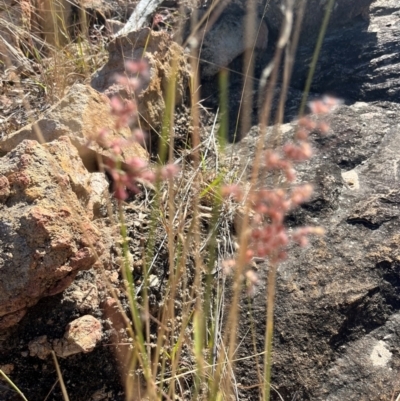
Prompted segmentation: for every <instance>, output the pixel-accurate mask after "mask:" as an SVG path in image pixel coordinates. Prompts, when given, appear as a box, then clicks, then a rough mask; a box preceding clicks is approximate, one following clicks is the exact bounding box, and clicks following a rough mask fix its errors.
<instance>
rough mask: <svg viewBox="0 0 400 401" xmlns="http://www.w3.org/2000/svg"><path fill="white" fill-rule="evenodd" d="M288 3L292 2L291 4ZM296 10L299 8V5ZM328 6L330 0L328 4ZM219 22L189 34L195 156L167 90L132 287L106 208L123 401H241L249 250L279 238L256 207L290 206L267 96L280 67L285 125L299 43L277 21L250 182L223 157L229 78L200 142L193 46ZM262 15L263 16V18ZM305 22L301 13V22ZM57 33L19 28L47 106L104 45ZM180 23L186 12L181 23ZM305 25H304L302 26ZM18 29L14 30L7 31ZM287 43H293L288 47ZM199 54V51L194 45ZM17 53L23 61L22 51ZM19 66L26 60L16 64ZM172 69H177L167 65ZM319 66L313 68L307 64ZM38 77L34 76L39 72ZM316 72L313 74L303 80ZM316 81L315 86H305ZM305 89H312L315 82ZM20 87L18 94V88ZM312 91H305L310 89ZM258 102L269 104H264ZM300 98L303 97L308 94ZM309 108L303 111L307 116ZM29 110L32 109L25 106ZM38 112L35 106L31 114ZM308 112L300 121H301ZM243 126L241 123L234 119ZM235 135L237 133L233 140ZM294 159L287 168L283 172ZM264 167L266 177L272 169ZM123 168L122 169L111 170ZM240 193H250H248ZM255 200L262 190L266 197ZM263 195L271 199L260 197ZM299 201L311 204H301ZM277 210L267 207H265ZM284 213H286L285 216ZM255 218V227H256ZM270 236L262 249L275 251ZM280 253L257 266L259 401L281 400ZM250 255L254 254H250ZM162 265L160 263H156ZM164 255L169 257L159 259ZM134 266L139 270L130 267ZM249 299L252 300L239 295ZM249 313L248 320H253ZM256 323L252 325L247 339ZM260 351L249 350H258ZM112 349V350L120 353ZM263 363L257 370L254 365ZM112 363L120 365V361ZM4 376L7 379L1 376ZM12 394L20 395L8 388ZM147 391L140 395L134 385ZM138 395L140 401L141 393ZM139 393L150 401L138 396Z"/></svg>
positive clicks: (124, 242) (59, 25)
mask: <svg viewBox="0 0 400 401" xmlns="http://www.w3.org/2000/svg"><path fill="white" fill-rule="evenodd" d="M250 4H252V2H249V7H248V9H247V12H248V23H247V27H248V28H247V30H248V31H247V32H246V37H247V40H248V41H249V43H255V40H256V38H255V36H256V33H257V32H256V31H253V28H252V26H251V23H250V22H251V20H252V15H253V16H254V15H255V10H254V9H252V8H251V6H250ZM289 4H290V2H289ZM302 4H303V7H304V4H305V2H304V1H303V3H302ZM332 4H333V1H330V5H332ZM213 9H215V10H217V12H222V10H223V8H221V7H220V5H219V3H218V2H217V1H215V2H213V5H212V6H211V7H210V9H209V12H208V13H206V14H205V15H204V16H203V17H202V20H201V22H200V23H197V22H196V21H195V20H193V25H192V26H193V29H192V33H191V35H190V36H189V39H188V40H187V43H189V44H190V48H191V58H190V60H191V67H192V71H193V78H192V82H191V85H190V89H191V90H190V100H191V102H190V103H191V116H190V119H191V132H190V135H191V137H190V141H189V142H190V149H179V148H177V147H175V139H176V138H175V137H174V119H175V80H174V79H172V80H170V82H169V85H170V86H169V88H168V91H167V94H166V99H165V101H166V107H165V114H164V120H163V125H162V130H161V132H160V133H159V134H160V137H161V140H160V141H159V144H160V145H159V149H158V156H157V157H155V158H154V161H155V162H154V164H153V167H152V168H153V170H154V171H155V182H154V183H153V184H154V185H153V186H152V187H151V189H145V191H146V192H145V198H144V200H143V203H144V205H145V209H146V210H148V215H149V219H150V228H149V231H148V234H147V235H148V236H147V238H146V241H145V242H144V244H143V249H142V250H141V251H142V252H141V254H142V258H141V260H140V263H141V266H142V277H141V280H140V283H138V282H137V280H135V277H134V275H133V273H132V269H131V267H132V266H131V264H132V261H131V257H130V244H129V236H128V229H127V223H126V218H125V203H124V202H123V201H118V200H117V201H116V203H114V206H115V205H116V208H114V211H113V204H111V203H110V205H109V210H110V216H109V217H110V219H112V220H114V221H115V220H117V222H116V224H118V226H119V227H120V243H121V248H120V256H121V260H122V263H121V266H120V267H121V272H122V275H123V279H124V283H125V295H126V297H127V299H128V303H129V311H127V310H126V309H124V308H123V306H122V304H121V301H120V299H119V297H118V296H117V294H116V293H115V290H114V289H113V287H112V286H111V284H110V283H107V285H108V288H109V291H110V294H111V296H112V297H114V299H115V300H116V302H117V305H119V311H120V314H121V315H122V316H123V319H124V321H125V322H126V332H127V335H128V336H129V337H130V341H131V347H130V348H129V352H126V353H124V355H123V354H122V353H116V358H118V359H119V361H118V364H119V365H120V366H122V367H123V369H122V370H121V375H122V377H123V378H124V380H125V394H126V400H127V401H132V400H137V399H149V400H160V399H166V400H175V399H192V400H218V401H219V400H227V399H232V397H233V398H234V399H239V391H240V389H241V387H240V385H239V383H238V382H239V380H238V378H237V377H236V374H237V373H236V371H235V365H236V364H237V363H238V362H239V361H240V360H243V359H244V358H237V350H238V348H239V347H240V339H238V338H237V333H238V327H239V324H240V321H239V320H240V316H241V312H240V308H239V306H240V305H241V304H242V303H243V300H244V299H247V298H248V296H250V295H251V294H252V293H254V288H255V287H256V286H257V285H258V283H259V281H260V280H261V278H259V277H257V275H256V273H255V271H254V269H253V268H252V264H251V262H252V258H253V257H257V256H259V255H258V254H257V249H254V242H255V241H254V238H255V234H254V233H255V232H259V231H257V230H267V229H273V230H276V231H275V234H274V236H277V235H278V234H279V235H282V236H283V235H286V234H285V229H284V228H283V227H280V225H279V224H281V220H279V221H277V222H274V217H271V216H272V214H269V213H270V212H261V211H260V210H258V209H257V208H258V207H259V208H261V205H262V204H268V205H274V206H273V207H274V208H275V209H274V212H279V213H281V209H283V206H282V204H279V203H278V204H275V203H273V202H274V201H273V200H272V198H273V197H274V196H275V195H276V193H278V192H276V193H275V192H274V191H280V192H279V194H280V193H283V194H284V195H283V197H282V199H281V202H283V201H284V199H291V198H290V197H291V196H292V193H293V191H294V190H293V185H292V183H291V180H290V179H287V178H286V179H285V178H284V176H285V169H284V168H280V167H279V168H277V167H276V166H274V165H270V166H269V167H270V170H272V171H273V174H272V176H271V175H270V174H269V172H268V171H266V170H265V166H264V161H263V160H264V158H265V153H264V146H265V142H266V130H267V127H268V126H269V125H270V120H271V117H270V112H271V106H272V101H273V93H274V88H275V86H276V83H277V82H278V78H279V72H280V66H281V65H282V64H283V66H284V74H283V76H284V85H283V89H282V92H281V97H280V112H279V113H278V117H277V121H276V123H277V124H278V125H279V124H281V123H282V116H283V107H284V103H285V100H286V93H287V90H288V85H289V80H290V74H291V68H292V64H291V62H290V60H292V59H293V58H294V54H295V51H296V45H297V39H298V37H299V30H300V27H301V18H299V20H298V22H297V23H296V25H295V26H294V27H293V15H292V12H291V8H290V7H288V8H287V10H286V12H285V15H284V17H285V18H284V24H283V27H282V31H281V34H280V38H279V40H278V42H277V43H278V45H277V48H276V53H275V56H274V60H273V63H272V64H271V65H269V66H266V68H265V70H264V73H263V76H262V79H261V83H260V88H259V94H260V99H261V98H265V101H260V102H259V104H260V105H261V106H260V121H259V130H260V135H259V139H258V141H257V147H256V151H255V154H254V155H249V156H248V157H249V159H248V163H249V164H251V166H252V172H251V176H250V178H249V180H247V177H244V178H243V175H244V172H243V171H241V170H240V169H239V168H238V167H237V166H236V167H235V166H234V165H233V164H232V161H233V158H232V155H231V154H229V152H227V149H226V142H227V141H226V138H227V136H228V125H229V124H231V123H232V122H230V121H228V112H227V111H228V107H229V101H228V98H229V96H228V76H227V73H226V71H224V70H223V71H222V72H221V74H220V81H219V82H220V83H219V85H220V94H221V96H220V107H219V114H220V118H219V122H218V124H217V117H215V120H214V121H215V122H214V124H213V127H212V129H211V132H210V133H209V136H208V137H204V135H202V134H201V121H202V117H203V116H204V113H205V111H204V110H203V108H202V106H201V94H200V90H199V88H200V77H199V56H198V55H199V52H200V49H201V43H202V38H201V37H200V38H197V39H198V40H197V41H196V40H193V39H194V38H196V34H197V32H198V31H199V27H200V25H201V24H203V23H205V24H208V29H209V28H210V26H211V25H212V24H213V23H215V20H216V17H215V15H214V16H212V18H211V19H210V18H209V17H210V15H211V11H212V10H213ZM265 12H267V8H266V9H265ZM300 14H301V13H300ZM53 15H54V21H53V22H54V26H56V30H57V32H58V34H59V35H62V37H63V38H64V39H66V40H65V42H66V44H64V45H61V44H60V42H61V41H60V40H58V41H57V40H56V43H55V44H54V45H52V46H50V45H48V44H46V43H45V42H44V41H43V39H41V38H40V37H39V36H34V35H32V34H31V33H28V35H27V31H26V29H25V30H22V31H21V32H20V30H19V28H18V29H17V30H16V32H18V35H19V36H20V38H22V39H23V45H22V48H23V49H25V52H26V53H29V56H30V61H29V63H30V64H29V65H30V69H29V71H28V72H27V73H28V74H29V75H30V76H33V79H34V80H35V82H36V83H37V85H38V86H40V87H41V88H42V89H43V91H44V93H45V94H46V98H47V100H48V102H49V103H51V104H53V103H55V102H56V101H57V100H59V99H60V98H62V97H63V96H64V94H65V92H66V89H67V88H68V87H69V86H71V85H73V84H74V83H75V82H82V81H83V82H87V81H88V80H89V78H90V75H91V73H92V72H93V71H95V70H96V69H97V68H99V66H101V64H102V62H103V61H104V58H105V42H104V41H103V40H101V39H100V40H99V41H97V42H95V43H94V42H91V41H90V40H88V39H87V37H86V35H78V36H77V37H75V38H74V39H72V38H71V37H70V36H69V34H68V29H67V28H66V27H65V24H64V23H63V21H62V19H61V20H60V18H59V17H57V15H56V14H54V13H53ZM181 15H183V12H182V13H181ZM328 17H329V12H327V18H326V20H325V21H324V25H323V28H322V30H321V35H320V41H319V42H318V45H319V47H317V49H316V52H315V57H314V62H315V61H316V59H317V57H318V52H319V48H320V44H321V43H322V42H321V40H322V39H321V38H323V34H324V29H326V22H327V21H328ZM299 21H300V22H299ZM11 28H16V27H11ZM291 36H292V38H294V41H292V42H290V43H289V37H291ZM195 43H198V44H199V47H197V46H196V45H193V44H195ZM248 48H249V49H250V50H248V51H247V52H246V56H245V60H246V62H245V64H244V71H243V74H244V76H245V77H246V84H245V85H244V92H243V96H242V99H243V98H245V97H246V96H247V97H248V96H249V93H250V92H251V88H250V86H249V84H248V83H249V82H252V77H253V74H254V73H253V69H254V61H253V58H254V45H252V46H249V47H248ZM16 54H19V53H18V52H17V53H16ZM18 57H21V59H23V61H24V62H25V61H26V60H25V59H24V58H23V57H22V56H21V55H19V56H18ZM172 63H174V61H172ZM314 66H315V63H314ZM35 68H37V72H35V71H34V70H35ZM312 73H313V70H312V69H311V73H310V77H312ZM310 79H311V78H310ZM310 79H309V81H308V84H309V83H310ZM20 84H21V85H22V84H23V80H22V79H21V81H20ZM308 89H309V85H308ZM264 95H265V96H264ZM305 99H306V95H305ZM304 104H305V103H303V105H304ZM27 107H28V106H27ZM31 107H33V108H34V107H35V105H34V104H33V105H31ZM242 112H243V113H244V114H246V115H249V114H251V109H250V105H249V103H246V104H243V108H242ZM303 112H304V109H303V108H302V110H301V111H300V114H301V115H302V114H303ZM237 121H238V120H237ZM237 121H235V122H234V124H236V126H237V129H238V130H239V131H238V136H239V137H242V136H243V135H244V134H245V133H246V132H247V131H248V129H249V121H248V120H247V121H245V122H244V123H243V125H242V127H241V128H240V127H239V124H238V123H237ZM240 129H242V131H240ZM272 141H273V143H272V144H270V146H269V147H272V148H273V149H276V150H278V149H280V147H281V145H282V138H281V136H280V134H279V129H277V130H276V135H275V136H274V138H273V139H272ZM177 160H178V161H179V165H180V168H181V171H180V173H179V175H176V176H175V177H174V178H173V177H168V178H164V179H163V178H162V177H163V176H162V172H163V171H165V170H163V169H165V165H166V164H173V163H175V162H176V161H177ZM285 160H286V161H288V160H289V161H290V159H284V158H283V159H282V162H283V161H285ZM267 167H268V166H267ZM117 168H118V167H117ZM260 176H261V177H263V178H265V177H268V179H269V180H270V182H271V184H270V186H269V187H268V188H265V190H266V191H267V190H268V191H271V193H269V195H268V196H269V197H264V198H259V195H260V193H262V190H260V183H259V177H260ZM243 183H244V184H245V185H243ZM261 189H262V188H261ZM265 196H267V195H265ZM302 200H306V197H304V199H302ZM271 208H272V206H271ZM239 211H241V223H240V229H239V230H238V232H236V233H235V234H233V228H232V227H233V224H234V220H235V219H236V218H237V216H238V214H239ZM283 215H284V213H283V214H282V216H283ZM255 216H258V218H259V220H258V221H257V218H256V217H255ZM274 236H272V237H271V238H268V241H270V242H271V243H272V242H273V240H274V238H275V237H274ZM281 248H282V249H283V248H284V247H283V246H282V245H281V244H278V245H277V246H276V247H275V248H274V247H272V248H271V249H269V250H268V252H267V253H265V254H262V252H261V257H262V258H264V259H266V260H269V267H268V278H267V282H268V291H267V293H266V294H265V298H266V314H267V316H266V321H267V327H266V330H265V346H264V351H263V352H261V353H259V352H257V351H256V346H255V344H254V354H253V355H248V356H247V357H246V358H253V359H254V361H255V368H254V377H255V378H256V380H255V381H256V382H257V384H256V385H255V387H256V388H258V394H259V397H260V399H262V400H265V401H268V400H270V399H271V389H272V391H274V392H275V395H276V397H278V399H282V397H281V396H280V395H279V392H278V391H277V389H275V388H274V387H273V386H272V384H271V380H272V379H271V374H272V373H271V368H272V351H273V323H274V321H273V316H274V304H275V281H276V274H277V266H278V263H279V260H280V256H279V252H280V251H281ZM251 252H253V253H251ZM161 254H163V255H164V258H165V260H163V261H161V260H160V255H161ZM165 255H166V256H165ZM135 262H138V261H135ZM161 262H162V263H166V265H167V267H168V269H167V284H166V285H165V286H164V290H163V302H162V303H161V306H160V307H159V308H158V310H157V311H156V312H157V315H154V310H153V308H152V305H151V297H152V293H151V282H150V281H151V278H152V275H153V273H154V270H155V269H154V267H155V266H157V265H160V263H161ZM246 294H247V295H246ZM250 311H251V309H250ZM256 324H257V323H256V317H255V316H253V320H252V327H250V328H249V330H251V331H252V333H254V326H255V325H256ZM254 343H255V341H254ZM115 345H118V344H115ZM53 357H54V362H55V366H56V367H57V374H58V379H59V383H60V385H61V386H62V393H63V397H64V400H65V401H67V400H68V393H67V390H68V389H67V388H66V385H65V384H64V382H63V379H62V375H61V372H60V369H59V367H58V363H57V360H56V359H55V356H54V354H53ZM261 360H263V361H262V362H261ZM116 364H117V362H116ZM3 376H4V377H5V375H4V374H3ZM6 379H7V381H8V382H9V384H10V385H11V386H12V387H13V388H14V389H15V390H16V391H17V392H18V393H19V394H20V395H21V397H22V398H23V399H25V398H24V396H23V395H22V393H21V392H20V391H19V390H18V389H17V388H16V386H15V385H14V384H12V382H11V381H10V380H9V379H8V378H6ZM139 382H140V383H144V384H143V385H142V384H140V385H139V384H138V383H139ZM137 387H140V389H141V390H140V391H141V393H140V394H136V393H135V391H136V389H137ZM142 392H144V393H145V394H146V395H145V396H143V394H142Z"/></svg>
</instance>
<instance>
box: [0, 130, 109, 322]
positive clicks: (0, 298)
mask: <svg viewBox="0 0 400 401" xmlns="http://www.w3.org/2000/svg"><path fill="white" fill-rule="evenodd" d="M0 176H1V196H0V198H1V210H0V213H1V215H2V217H1V230H0V233H1V234H0V235H1V269H0V289H1V291H0V327H1V328H5V327H9V326H12V325H14V324H16V323H17V322H18V321H19V320H20V319H21V318H22V317H23V315H24V314H25V312H26V308H27V307H29V306H32V305H34V304H35V303H37V302H38V300H39V299H40V298H42V297H44V296H48V295H52V294H57V293H59V292H61V291H63V290H64V289H65V288H66V287H68V286H69V285H70V284H71V283H72V281H73V280H74V278H75V276H76V274H77V273H78V271H79V270H82V269H89V268H91V267H92V266H94V265H95V264H96V263H99V262H98V261H97V256H96V255H98V256H101V255H102V254H103V252H104V245H103V241H102V235H101V233H100V231H99V229H98V228H97V227H96V225H95V224H93V223H92V222H91V220H90V219H91V218H92V217H93V202H91V200H90V198H91V189H90V186H89V185H90V174H89V173H87V171H86V169H85V167H84V166H83V164H82V161H81V159H80V158H79V156H78V153H77V151H76V149H75V148H74V147H73V146H72V145H71V142H70V140H69V139H68V138H65V137H64V138H62V139H61V140H60V141H58V142H52V143H50V144H47V145H44V146H41V145H39V144H38V143H37V142H36V141H23V142H22V143H21V144H20V145H18V146H17V147H16V148H15V149H14V150H13V151H11V152H10V153H8V154H7V155H6V156H5V157H3V158H2V159H1V165H0ZM91 209H92V210H91Z"/></svg>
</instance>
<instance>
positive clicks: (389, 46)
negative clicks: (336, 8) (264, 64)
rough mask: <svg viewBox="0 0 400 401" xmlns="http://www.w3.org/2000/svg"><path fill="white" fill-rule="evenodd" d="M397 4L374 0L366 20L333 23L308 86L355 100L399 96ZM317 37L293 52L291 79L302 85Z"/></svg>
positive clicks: (399, 7)
mask: <svg viewBox="0 0 400 401" xmlns="http://www.w3.org/2000/svg"><path fill="white" fill-rule="evenodd" d="M399 37H400V4H399V2H397V1H388V0H377V1H375V2H373V3H372V5H371V7H370V21H365V20H362V19H358V20H355V21H353V22H352V23H351V24H348V25H346V26H343V27H341V28H336V29H331V30H330V31H329V32H328V33H327V35H326V38H325V41H324V45H323V47H322V51H321V54H320V57H319V59H318V63H317V67H316V71H315V74H314V76H313V82H312V87H311V90H312V91H314V92H318V93H326V92H330V93H332V94H335V95H336V96H339V97H343V98H346V99H349V98H350V99H355V100H357V101H374V100H380V99H381V100H387V101H394V102H398V99H400V67H399V65H400V41H399ZM314 46H315V43H304V44H302V46H300V47H299V49H298V51H297V55H296V59H297V63H296V65H295V68H294V70H293V79H292V85H293V86H294V87H296V88H299V89H303V88H304V83H305V80H306V77H307V74H308V71H309V64H310V60H311V57H312V54H313V51H314Z"/></svg>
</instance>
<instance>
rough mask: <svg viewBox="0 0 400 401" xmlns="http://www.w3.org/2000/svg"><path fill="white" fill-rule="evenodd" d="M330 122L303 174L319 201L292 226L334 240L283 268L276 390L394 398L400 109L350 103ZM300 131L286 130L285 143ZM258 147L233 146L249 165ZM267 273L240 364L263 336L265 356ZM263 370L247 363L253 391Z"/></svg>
mask: <svg viewBox="0 0 400 401" xmlns="http://www.w3.org/2000/svg"><path fill="white" fill-rule="evenodd" d="M328 120H329V123H330V125H331V128H332V129H331V131H330V133H329V134H328V135H327V136H325V137H321V136H319V135H318V134H313V135H312V142H313V146H314V148H315V156H314V157H313V158H312V159H311V161H309V162H307V163H303V164H300V165H299V169H298V171H299V174H298V179H299V181H300V182H311V183H313V184H314V187H315V193H314V196H313V198H312V199H311V201H310V202H308V203H306V204H304V205H303V206H302V207H301V208H300V209H298V210H296V211H294V212H293V213H292V214H291V215H290V216H288V219H287V224H288V225H289V227H292V228H295V227H298V226H300V225H311V226H322V227H323V228H325V229H326V231H327V233H326V236H325V237H322V238H314V239H311V244H310V246H309V247H308V248H298V247H296V246H293V247H291V248H290V250H289V257H288V259H287V260H286V261H284V262H282V263H281V264H280V265H279V270H278V279H277V300H276V306H275V318H276V321H275V337H274V365H273V378H272V384H273V386H274V388H275V389H276V391H277V392H279V394H280V395H281V396H282V397H283V398H284V399H293V398H294V397H297V398H298V399H312V400H332V401H339V400H357V401H358V400H361V399H365V400H378V399H388V400H390V399H391V397H392V392H393V391H395V392H396V391H397V394H398V392H399V388H398V374H399V371H400V336H399V333H398V330H397V327H398V322H399V316H400V280H399V277H400V269H399V266H400V253H399V244H400V235H399V232H400V191H399V172H400V167H399V154H400V142H399V139H398V138H399V132H400V105H398V104H396V103H388V102H376V103H374V104H367V103H362V102H359V103H354V104H353V105H351V106H347V105H343V106H340V107H339V108H338V109H337V110H336V111H335V112H333V113H332V115H330V116H329V118H328ZM292 127H293V125H292V124H286V125H283V126H282V133H283V134H282V135H283V136H284V138H290V137H291V136H292V134H293V128H292ZM272 133H273V128H272V127H271V128H270V129H269V134H268V138H267V139H266V140H267V144H268V143H270V141H269V138H270V135H272ZM256 139H257V135H256V134H254V135H251V136H250V137H248V138H245V142H243V144H242V143H238V144H235V145H234V146H233V149H234V155H235V156H236V155H237V157H238V161H240V160H242V163H243V164H244V165H245V164H246V163H247V161H248V160H249V158H250V160H251V158H252V153H251V152H252V151H253V150H254V146H255V141H256ZM246 152H247V156H246V158H245V154H246ZM235 153H236V154H235ZM227 154H230V153H229V151H228V152H227ZM350 172H351V173H350ZM349 173H350V174H349ZM342 177H345V179H346V181H345V180H344V179H343V178H342ZM264 182H265V177H264ZM351 183H353V184H352V185H351ZM267 269H268V266H267V264H263V263H260V264H258V274H259V277H260V286H259V288H258V290H257V293H256V294H255V296H254V299H253V301H252V307H251V309H252V310H251V311H250V312H249V304H248V302H247V298H246V299H245V300H243V304H242V305H241V316H240V318H239V321H240V331H239V334H238V338H239V339H240V344H241V345H240V347H239V350H238V355H237V356H238V359H240V358H242V357H245V356H247V357H248V355H251V354H254V352H255V350H254V348H253V344H254V342H253V340H254V338H255V340H254V341H255V343H256V344H257V347H258V349H257V351H258V352H261V351H262V350H263V345H264V336H265V313H266V312H265V291H266V275H267ZM251 319H256V320H257V325H255V326H254V327H255V337H253V335H252V334H251V333H250V332H249V331H248V328H249V325H250V324H251V321H250V320H251ZM253 323H254V320H253ZM254 363H255V362H254V360H253V359H251V360H243V361H242V362H238V367H237V372H236V374H237V375H238V376H240V377H243V378H244V379H242V385H243V386H244V387H248V388H251V386H252V385H255V384H256V383H258V379H257V378H256V377H255V378H254V380H253V378H252V377H251V375H248V374H246V372H249V371H253V370H254ZM239 393H240V394H239V398H240V399H251V398H252V397H253V396H254V398H256V397H257V395H256V394H255V393H252V392H251V390H244V389H240V390H239ZM257 394H258V393H257Z"/></svg>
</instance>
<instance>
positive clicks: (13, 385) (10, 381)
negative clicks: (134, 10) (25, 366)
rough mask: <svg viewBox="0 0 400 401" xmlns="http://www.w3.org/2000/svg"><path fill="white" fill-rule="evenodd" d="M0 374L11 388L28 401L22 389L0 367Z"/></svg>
mask: <svg viewBox="0 0 400 401" xmlns="http://www.w3.org/2000/svg"><path fill="white" fill-rule="evenodd" d="M0 375H2V376H3V378H4V379H5V381H6V382H7V383H8V384H9V385H10V386H11V387H12V388H13V390H14V391H15V392H17V393H18V394H19V395H20V396H21V398H22V399H23V400H24V401H28V400H27V399H26V397H25V396H24V394H23V393H22V391H21V390H20V389H19V388H18V387H17V386H16V385H15V384H14V382H13V381H12V380H11V379H10V378H9V377H8V376H7V375H6V374H5V373H4V372H3V371H2V370H1V369H0Z"/></svg>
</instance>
